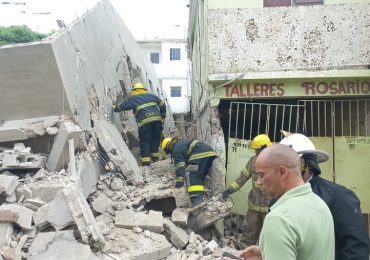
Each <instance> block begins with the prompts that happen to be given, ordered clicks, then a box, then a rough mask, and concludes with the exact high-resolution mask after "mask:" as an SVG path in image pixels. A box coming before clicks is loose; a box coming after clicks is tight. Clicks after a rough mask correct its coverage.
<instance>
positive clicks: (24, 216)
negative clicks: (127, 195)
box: [0, 204, 33, 230]
mask: <svg viewBox="0 0 370 260" xmlns="http://www.w3.org/2000/svg"><path fill="white" fill-rule="evenodd" d="M1 211H11V212H14V213H17V214H18V219H17V220H16V222H15V223H17V224H18V225H19V226H20V227H21V228H23V229H26V230H29V229H31V222H32V215H33V211H32V210H30V209H28V208H26V207H24V206H22V205H18V204H3V205H1V206H0V212H1Z"/></svg>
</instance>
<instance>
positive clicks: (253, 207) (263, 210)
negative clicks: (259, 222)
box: [248, 201, 268, 213]
mask: <svg viewBox="0 0 370 260" xmlns="http://www.w3.org/2000/svg"><path fill="white" fill-rule="evenodd" d="M248 208H249V209H250V210H253V211H257V212H260V213H267V212H268V207H267V206H260V205H257V204H255V203H253V202H250V201H249V202H248Z"/></svg>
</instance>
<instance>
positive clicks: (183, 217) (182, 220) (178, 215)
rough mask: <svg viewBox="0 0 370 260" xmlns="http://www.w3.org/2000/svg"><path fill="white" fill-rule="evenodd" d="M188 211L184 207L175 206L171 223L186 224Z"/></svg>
mask: <svg viewBox="0 0 370 260" xmlns="http://www.w3.org/2000/svg"><path fill="white" fill-rule="evenodd" d="M188 217H189V213H188V211H187V210H186V209H184V208H176V209H174V211H172V216H171V220H172V222H173V223H175V224H178V225H182V226H186V225H187V224H188Z"/></svg>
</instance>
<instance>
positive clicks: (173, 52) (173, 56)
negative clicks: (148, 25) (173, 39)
mask: <svg viewBox="0 0 370 260" xmlns="http://www.w3.org/2000/svg"><path fill="white" fill-rule="evenodd" d="M180 58H181V57H180V48H171V49H170V60H180Z"/></svg>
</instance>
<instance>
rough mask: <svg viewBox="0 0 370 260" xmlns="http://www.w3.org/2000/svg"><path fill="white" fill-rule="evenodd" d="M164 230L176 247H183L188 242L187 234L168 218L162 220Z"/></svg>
mask: <svg viewBox="0 0 370 260" xmlns="http://www.w3.org/2000/svg"><path fill="white" fill-rule="evenodd" d="M164 227H165V232H166V233H168V234H169V237H170V240H171V243H172V244H173V245H174V246H175V247H176V248H178V249H182V248H184V247H185V246H186V245H187V244H188V242H189V235H188V234H187V233H186V232H185V231H184V230H183V229H181V228H178V227H177V226H176V225H175V224H174V223H172V222H171V221H170V220H165V221H164Z"/></svg>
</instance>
